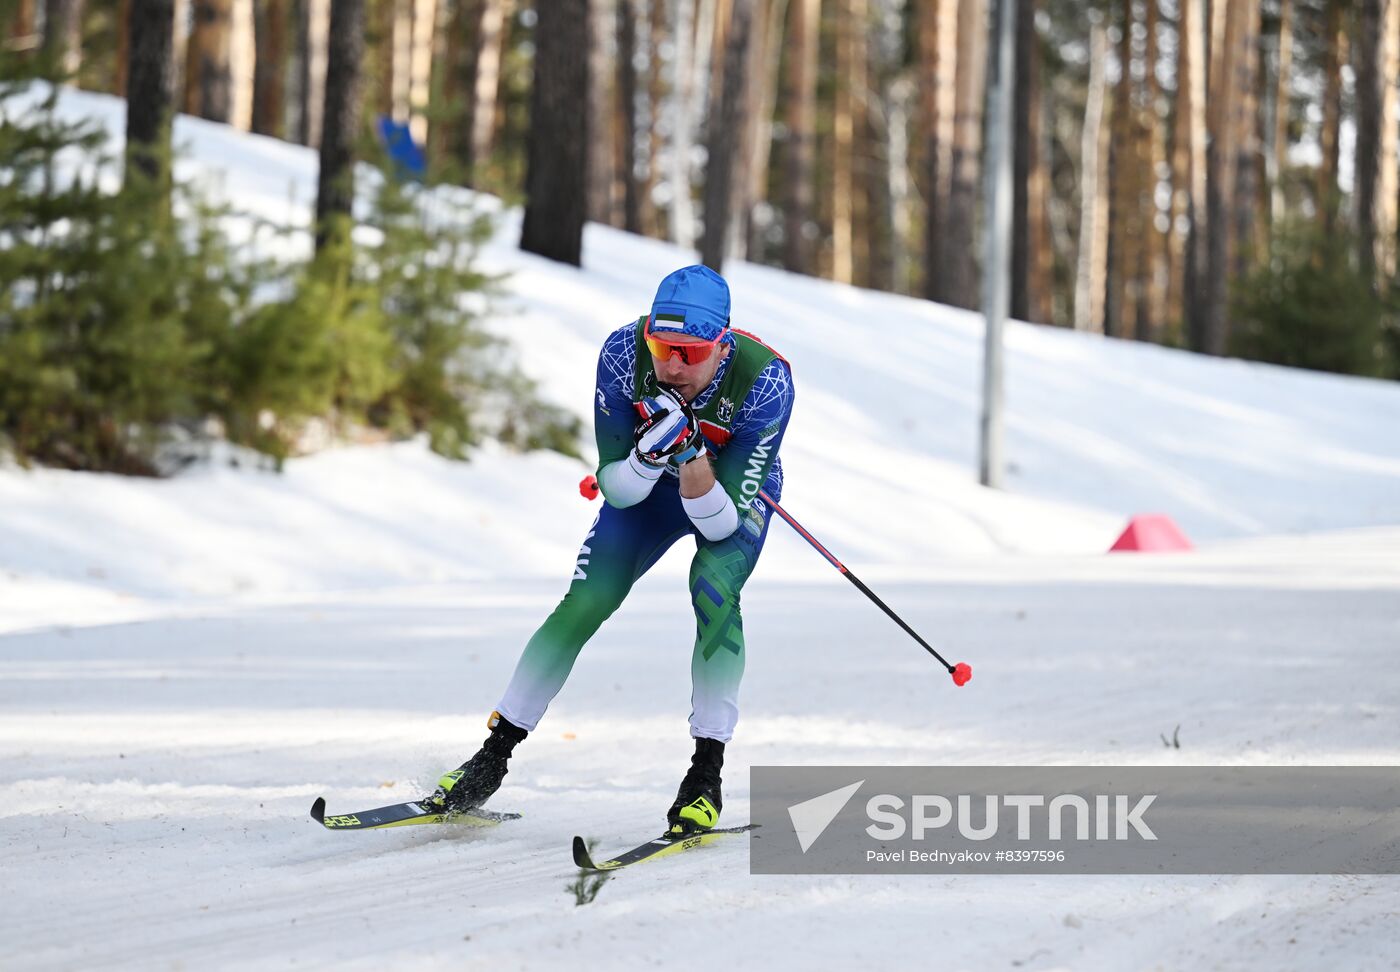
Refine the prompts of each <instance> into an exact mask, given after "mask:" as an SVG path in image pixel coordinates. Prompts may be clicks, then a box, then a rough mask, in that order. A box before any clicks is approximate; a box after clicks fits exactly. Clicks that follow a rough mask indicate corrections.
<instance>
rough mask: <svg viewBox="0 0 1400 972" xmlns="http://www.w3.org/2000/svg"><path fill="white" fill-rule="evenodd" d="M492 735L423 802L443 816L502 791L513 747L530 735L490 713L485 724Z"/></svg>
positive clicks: (496, 713) (472, 805) (444, 776)
mask: <svg viewBox="0 0 1400 972" xmlns="http://www.w3.org/2000/svg"><path fill="white" fill-rule="evenodd" d="M486 725H487V727H488V728H490V730H491V735H489V736H487V737H486V742H485V743H483V744H482V746H481V748H480V749H478V750H477V752H476V755H475V756H473V757H472V758H471V759H469V760H467V761H466V762H465V763H463V764H462V765H461V766H459V767H457V768H456V769H455V770H453V771H452V772H450V773H444V774H443V776H442V779H440V780H438V786H437V789H436V790H434V791H433V795H432V796H430V797H428V799H426V800H424V801H423V802H424V803H426V804H431V805H433V806H435V807H439V808H441V810H442V812H444V813H463V812H464V811H467V810H474V809H476V808H477V807H479V806H481V805H482V804H483V803H485V802H486V801H487V800H488V799H490V798H491V794H493V793H495V792H496V791H497V790H499V789H500V788H501V781H502V780H503V779H505V775H506V772H507V768H506V762H507V761H508V760H509V759H510V754H511V751H512V750H514V749H515V744H516V743H518V742H520V740H522V739H524V738H525V737H526V736H528V735H529V733H528V732H527V731H526V730H524V729H521V728H520V727H519V726H516V725H512V724H511V723H510V722H508V721H507V720H506V718H505V717H504V716H503V715H501V714H500V713H499V712H492V713H491V718H490V719H488V720H487V721H486Z"/></svg>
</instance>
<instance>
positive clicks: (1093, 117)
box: [1074, 23, 1108, 333]
mask: <svg viewBox="0 0 1400 972" xmlns="http://www.w3.org/2000/svg"><path fill="white" fill-rule="evenodd" d="M1107 57H1108V37H1107V33H1106V32H1105V30H1104V28H1103V27H1102V26H1101V25H1099V24H1097V23H1095V24H1091V25H1090V28H1089V88H1088V91H1087V92H1086V97H1085V101H1084V128H1083V140H1082V142H1081V144H1080V150H1079V255H1078V258H1077V260H1076V270H1075V276H1074V327H1075V330H1078V331H1098V332H1100V333H1102V332H1103V295H1104V292H1105V289H1106V288H1105V286H1104V277H1105V276H1106V274H1105V270H1104V261H1105V259H1106V256H1107V250H1108V219H1107V215H1108V214H1107V212H1106V210H1107V205H1106V200H1105V199H1104V198H1103V194H1104V190H1103V185H1104V183H1105V182H1106V180H1105V179H1104V178H1103V176H1102V173H1101V171H1100V169H1101V162H1100V155H1101V154H1102V147H1103V145H1102V143H1103V135H1104V133H1103V103H1104V100H1105V99H1104V94H1105V91H1104V87H1105V85H1104V61H1105V60H1106V59H1107Z"/></svg>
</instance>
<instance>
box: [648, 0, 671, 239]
mask: <svg viewBox="0 0 1400 972" xmlns="http://www.w3.org/2000/svg"><path fill="white" fill-rule="evenodd" d="M648 2H649V3H650V6H651V12H650V16H649V17H648V18H647V55H648V56H647V132H648V136H647V178H646V183H645V187H644V188H643V190H642V227H643V231H644V232H645V233H646V234H647V235H648V236H652V237H656V238H658V239H660V238H664V237H666V236H668V235H669V227H667V226H666V225H665V223H664V222H663V220H662V216H661V213H662V209H661V208H660V207H659V206H657V205H656V187H657V185H658V184H659V183H660V181H661V148H662V145H663V142H662V138H661V126H660V125H659V124H658V120H659V119H660V118H661V115H662V108H661V106H662V102H663V101H664V99H665V98H666V94H667V92H666V75H665V73H664V70H663V68H664V65H665V61H664V60H663V59H662V57H661V54H660V52H661V49H662V48H663V47H665V46H666V43H667V41H666V38H667V31H666V3H665V0H648ZM672 97H674V93H673V94H672Z"/></svg>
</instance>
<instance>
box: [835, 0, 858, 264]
mask: <svg viewBox="0 0 1400 972" xmlns="http://www.w3.org/2000/svg"><path fill="white" fill-rule="evenodd" d="M855 4H856V0H836V5H835V6H836V9H835V11H834V12H833V17H832V19H833V21H834V22H835V27H836V93H835V104H834V106H833V110H832V119H831V128H832V133H831V135H832V137H831V279H832V280H835V281H836V282H837V283H847V284H848V283H850V282H851V208H852V200H851V197H852V195H853V192H852V190H853V186H852V177H851V152H852V150H853V148H854V146H853V144H852V143H853V142H854V139H855V132H854V122H853V117H852V116H853V112H852V106H851V102H852V101H853V93H852V91H851V88H852V87H853V86H854V83H855V82H854V75H855V58H854V56H853V48H854V46H855V44H854V40H853V37H852V35H853V34H854V33H855V30H856V26H855V24H854V23H853V21H854V20H855V9H854V8H855Z"/></svg>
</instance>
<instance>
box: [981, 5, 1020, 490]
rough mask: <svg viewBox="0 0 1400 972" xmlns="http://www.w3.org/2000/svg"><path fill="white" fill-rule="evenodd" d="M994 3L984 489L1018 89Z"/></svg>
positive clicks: (1006, 13)
mask: <svg viewBox="0 0 1400 972" xmlns="http://www.w3.org/2000/svg"><path fill="white" fill-rule="evenodd" d="M1017 2H1018V0H995V9H996V14H995V23H994V24H993V27H992V41H993V52H994V54H993V58H992V65H993V69H994V71H995V75H994V77H993V81H992V85H991V87H990V88H989V89H988V91H987V115H988V118H987V171H986V180H985V182H984V183H983V186H984V197H985V200H986V202H985V212H986V219H985V224H986V246H985V249H984V251H983V260H982V314H983V317H984V318H985V319H986V322H987V341H986V350H985V352H984V355H983V368H982V464H981V482H982V485H983V486H991V487H994V488H1000V487H1001V473H1002V464H1003V462H1002V339H1001V332H1002V325H1003V324H1004V323H1005V321H1006V306H1007V300H1008V289H1009V284H1010V281H1009V279H1008V278H1009V277H1010V263H1009V260H1010V257H1009V254H1010V247H1009V245H1008V243H1009V238H1010V236H1011V148H1012V141H1011V140H1012V132H1011V97H1012V92H1013V91H1014V90H1015V87H1016V59H1015V56H1014V53H1013V52H1014V49H1015V36H1016V4H1017Z"/></svg>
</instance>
